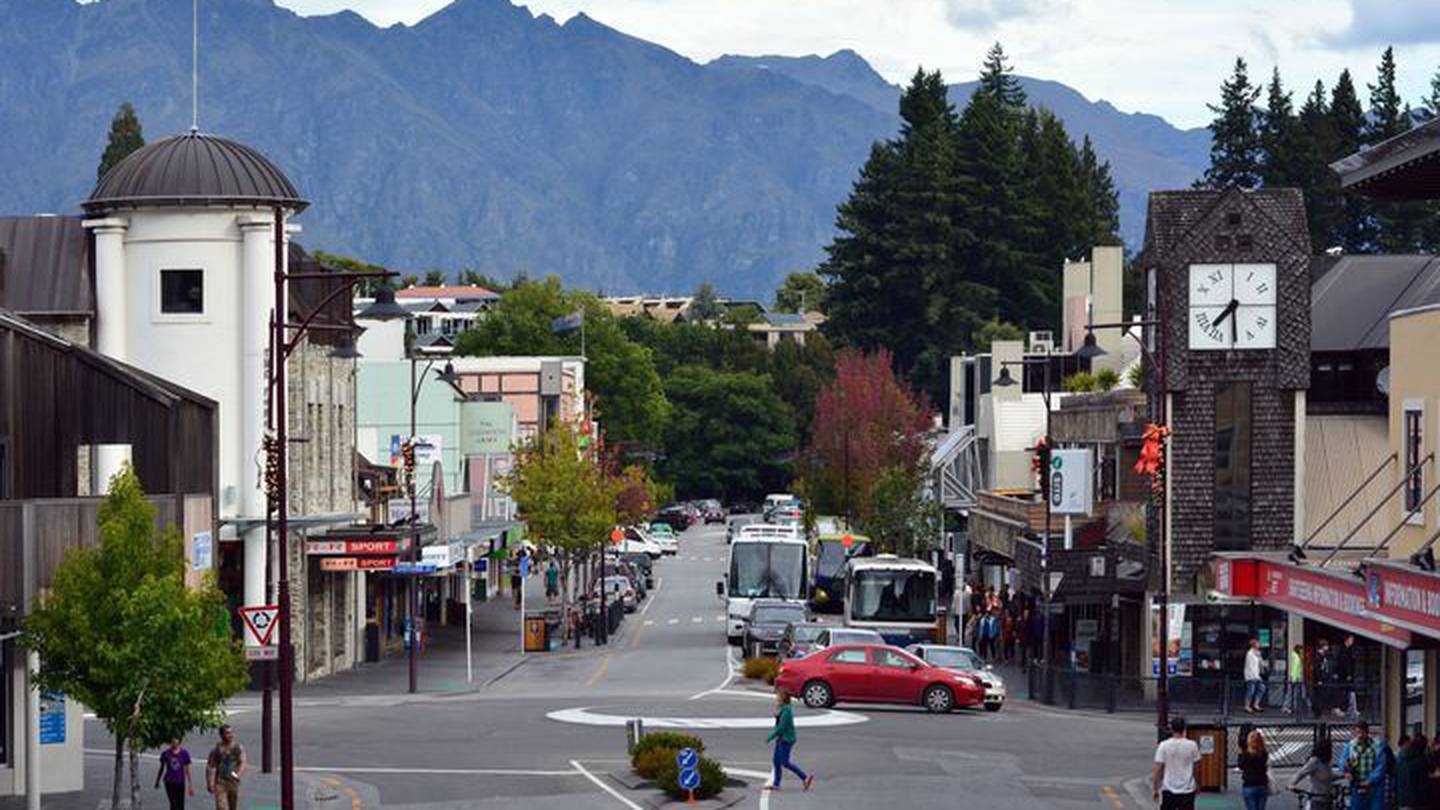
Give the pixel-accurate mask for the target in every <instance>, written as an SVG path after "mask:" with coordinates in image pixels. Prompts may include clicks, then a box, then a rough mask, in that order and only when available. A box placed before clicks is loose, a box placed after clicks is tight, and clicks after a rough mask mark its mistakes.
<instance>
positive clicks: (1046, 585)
mask: <svg viewBox="0 0 1440 810" xmlns="http://www.w3.org/2000/svg"><path fill="white" fill-rule="evenodd" d="M1050 358H1051V355H1049V354H1047V355H1045V356H1044V357H1041V358H1028V357H1027V358H1022V359H1020V360H1005V361H1001V363H1000V376H999V377H997V378H996V379H995V384H996V385H998V386H1000V387H1002V388H1005V387H1008V386H1012V385H1015V384H1016V382H1015V378H1014V377H1011V376H1010V368H1009V367H1010V366H1020V367H1021V376H1022V377H1023V376H1024V367H1025V366H1026V365H1029V364H1032V363H1043V364H1044V366H1045V374H1044V378H1043V379H1044V383H1043V384H1042V387H1041V389H1040V395H1041V397H1043V398H1044V400H1045V435H1044V436H1043V437H1042V438H1041V439H1040V441H1042V442H1044V444H1045V448H1046V450H1047V451H1048V450H1049V449H1050V446H1051V442H1050ZM1048 475H1050V471H1049V470H1048V469H1045V468H1044V467H1042V468H1041V470H1040V492H1041V497H1043V498H1044V499H1045V535H1044V537H1043V538H1042V540H1041V543H1040V595H1041V596H1043V597H1044V599H1045V613H1044V615H1043V616H1042V624H1041V627H1042V628H1043V630H1042V631H1041V641H1040V644H1041V647H1040V663H1041V674H1042V676H1043V677H1044V678H1045V702H1046V703H1049V702H1051V700H1052V699H1053V698H1052V689H1051V683H1052V680H1051V677H1050V596H1051V594H1050V494H1049V487H1048V486H1047V485H1046V483H1045V480H1046V476H1048Z"/></svg>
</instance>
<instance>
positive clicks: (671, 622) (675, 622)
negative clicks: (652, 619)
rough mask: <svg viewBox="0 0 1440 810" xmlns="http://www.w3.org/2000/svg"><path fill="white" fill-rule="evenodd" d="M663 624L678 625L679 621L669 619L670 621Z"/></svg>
mask: <svg viewBox="0 0 1440 810" xmlns="http://www.w3.org/2000/svg"><path fill="white" fill-rule="evenodd" d="M665 623H666V624H679V623H680V620H679V619H670V620H668V621H666V622H665Z"/></svg>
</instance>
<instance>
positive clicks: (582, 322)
mask: <svg viewBox="0 0 1440 810" xmlns="http://www.w3.org/2000/svg"><path fill="white" fill-rule="evenodd" d="M580 359H581V360H584V359H585V310H583V309H582V310H580Z"/></svg>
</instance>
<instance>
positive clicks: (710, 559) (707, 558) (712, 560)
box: [704, 557, 1158, 654]
mask: <svg viewBox="0 0 1440 810" xmlns="http://www.w3.org/2000/svg"><path fill="white" fill-rule="evenodd" d="M704 561H705V562H715V558H714V557H706V558H705V560H704ZM1157 654H1158V653H1157Z"/></svg>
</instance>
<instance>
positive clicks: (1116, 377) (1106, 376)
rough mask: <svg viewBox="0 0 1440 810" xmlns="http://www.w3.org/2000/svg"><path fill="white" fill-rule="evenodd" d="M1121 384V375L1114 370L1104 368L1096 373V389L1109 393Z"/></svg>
mask: <svg viewBox="0 0 1440 810" xmlns="http://www.w3.org/2000/svg"><path fill="white" fill-rule="evenodd" d="M1119 384H1120V374H1119V372H1117V371H1116V370H1115V369H1113V368H1102V369H1100V370H1099V371H1097V372H1095V387H1097V388H1099V389H1100V390H1101V391H1109V390H1111V389H1113V388H1114V387H1115V386H1117V385H1119Z"/></svg>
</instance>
